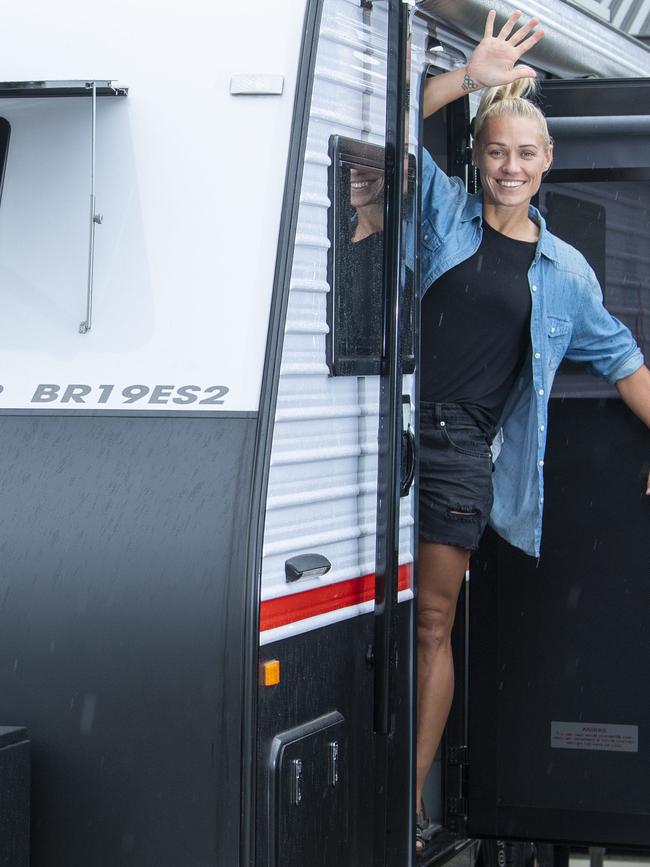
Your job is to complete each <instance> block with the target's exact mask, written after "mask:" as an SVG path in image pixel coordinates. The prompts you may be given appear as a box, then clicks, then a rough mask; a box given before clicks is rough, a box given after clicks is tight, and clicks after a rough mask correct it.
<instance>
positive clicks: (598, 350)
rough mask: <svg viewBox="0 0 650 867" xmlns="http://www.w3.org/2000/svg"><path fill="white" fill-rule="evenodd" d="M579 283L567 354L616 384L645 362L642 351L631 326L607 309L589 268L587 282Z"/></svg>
mask: <svg viewBox="0 0 650 867" xmlns="http://www.w3.org/2000/svg"><path fill="white" fill-rule="evenodd" d="M580 283H581V286H580V288H579V291H578V292H577V293H576V308H575V310H574V315H573V329H572V334H571V340H570V342H569V346H568V348H567V351H566V357H567V358H568V359H569V360H570V361H579V362H582V363H583V364H587V365H588V366H589V367H590V368H591V370H592V372H593V373H595V374H597V375H598V376H602V377H603V378H604V379H606V380H607V382H609V383H612V384H613V383H615V382H618V380H619V379H624V378H625V377H626V376H631V375H632V374H633V373H634V372H635V371H637V370H638V369H639V368H640V367H641V366H642V365H643V353H642V352H641V350H640V349H639V346H638V345H637V342H636V340H635V339H634V337H633V335H632V333H631V331H630V329H629V328H628V327H627V326H626V325H624V324H623V323H622V322H621V321H620V320H619V319H617V318H616V317H615V316H613V315H612V314H611V313H610V312H609V311H608V310H607V309H606V308H605V306H604V304H603V293H602V290H601V288H600V285H599V283H598V280H597V279H596V275H595V274H594V272H593V270H592V269H591V268H590V267H589V268H588V271H587V279H586V281H582V280H581V281H580Z"/></svg>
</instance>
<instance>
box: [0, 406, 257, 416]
mask: <svg viewBox="0 0 650 867" xmlns="http://www.w3.org/2000/svg"><path fill="white" fill-rule="evenodd" d="M3 415H36V416H40V415H50V416H58V417H59V418H69V417H70V416H77V417H78V416H97V417H99V416H101V417H102V418H106V417H107V416H120V417H123V416H126V417H128V418H137V417H138V416H142V418H177V417H178V416H183V417H184V418H204V417H205V418H257V411H256V410H224V411H223V412H220V411H219V410H205V411H204V412H201V411H200V410H191V409H177V410H169V409H168V410H165V409H140V410H138V409H98V408H94V409H90V408H88V409H61V408H60V407H57V408H56V409H55V408H54V407H52V408H51V409H46V408H45V407H43V408H42V409H36V408H35V407H34V408H33V409H32V408H31V407H30V408H25V409H0V416H3Z"/></svg>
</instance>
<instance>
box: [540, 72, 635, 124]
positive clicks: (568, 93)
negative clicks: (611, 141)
mask: <svg viewBox="0 0 650 867" xmlns="http://www.w3.org/2000/svg"><path fill="white" fill-rule="evenodd" d="M649 88H650V79H648V78H604V79H598V78H581V79H577V80H574V79H547V80H545V81H544V82H543V83H542V88H541V94H540V97H539V103H540V105H541V108H542V111H543V112H544V114H545V115H546V116H547V117H565V116H569V117H607V116H613V117H616V116H620V115H626V114H631V115H647V114H648V90H649Z"/></svg>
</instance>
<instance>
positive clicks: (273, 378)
mask: <svg viewBox="0 0 650 867" xmlns="http://www.w3.org/2000/svg"><path fill="white" fill-rule="evenodd" d="M322 10H323V0H311V2H309V3H308V4H307V10H306V13H305V21H304V25H303V36H302V48H301V53H300V60H299V62H298V71H297V76H296V91H295V95H294V104H293V118H294V125H293V129H292V132H291V140H290V143H289V154H288V157H287V173H286V180H285V186H284V194H283V199H282V220H281V223H280V231H279V236H278V254H277V258H276V263H275V274H274V279H273V296H272V299H271V311H270V315H269V330H268V337H267V343H266V355H265V364H264V373H263V375H262V389H261V395H260V405H259V416H258V425H257V432H256V441H255V466H254V468H253V483H252V485H251V498H252V499H251V512H250V515H251V520H250V537H249V544H248V555H247V567H246V575H247V594H248V598H247V600H246V605H245V614H246V620H245V624H244V636H243V640H244V647H245V650H244V652H245V663H244V678H243V683H242V712H243V725H242V754H241V768H242V798H241V864H242V865H249V864H252V863H253V861H254V857H255V839H254V838H255V800H256V788H257V780H256V737H257V689H258V685H257V666H258V649H259V607H260V582H259V575H260V569H261V562H262V544H263V541H264V522H265V516H266V497H267V492H268V479H269V468H270V461H271V446H272V443H273V426H274V421H275V407H276V403H277V394H278V385H279V379H280V364H281V361H282V347H283V342H284V323H285V320H286V314H287V306H288V302H289V284H290V278H291V268H292V265H293V254H294V242H295V237H296V226H297V223H298V206H299V203H300V188H301V185H302V175H303V168H304V153H305V147H306V143H307V132H308V129H309V109H310V104H311V95H312V89H313V82H314V67H315V63H316V53H317V49H318V35H319V30H320V21H321V16H322Z"/></svg>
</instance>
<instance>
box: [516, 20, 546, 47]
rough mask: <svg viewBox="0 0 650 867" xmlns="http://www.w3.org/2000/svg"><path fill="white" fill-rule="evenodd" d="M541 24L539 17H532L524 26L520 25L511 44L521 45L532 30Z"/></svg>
mask: <svg viewBox="0 0 650 867" xmlns="http://www.w3.org/2000/svg"><path fill="white" fill-rule="evenodd" d="M538 24H539V18H531V19H530V21H527V22H526V23H525V24H524V25H523V27H520V28H519V30H517V32H516V33H513V35H512V39H511V40H510V45H519V43H520V42H523V40H524V39H525V38H526V36H528V34H529V33H530V31H531V30H534V29H535V27H537V25H538Z"/></svg>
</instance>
